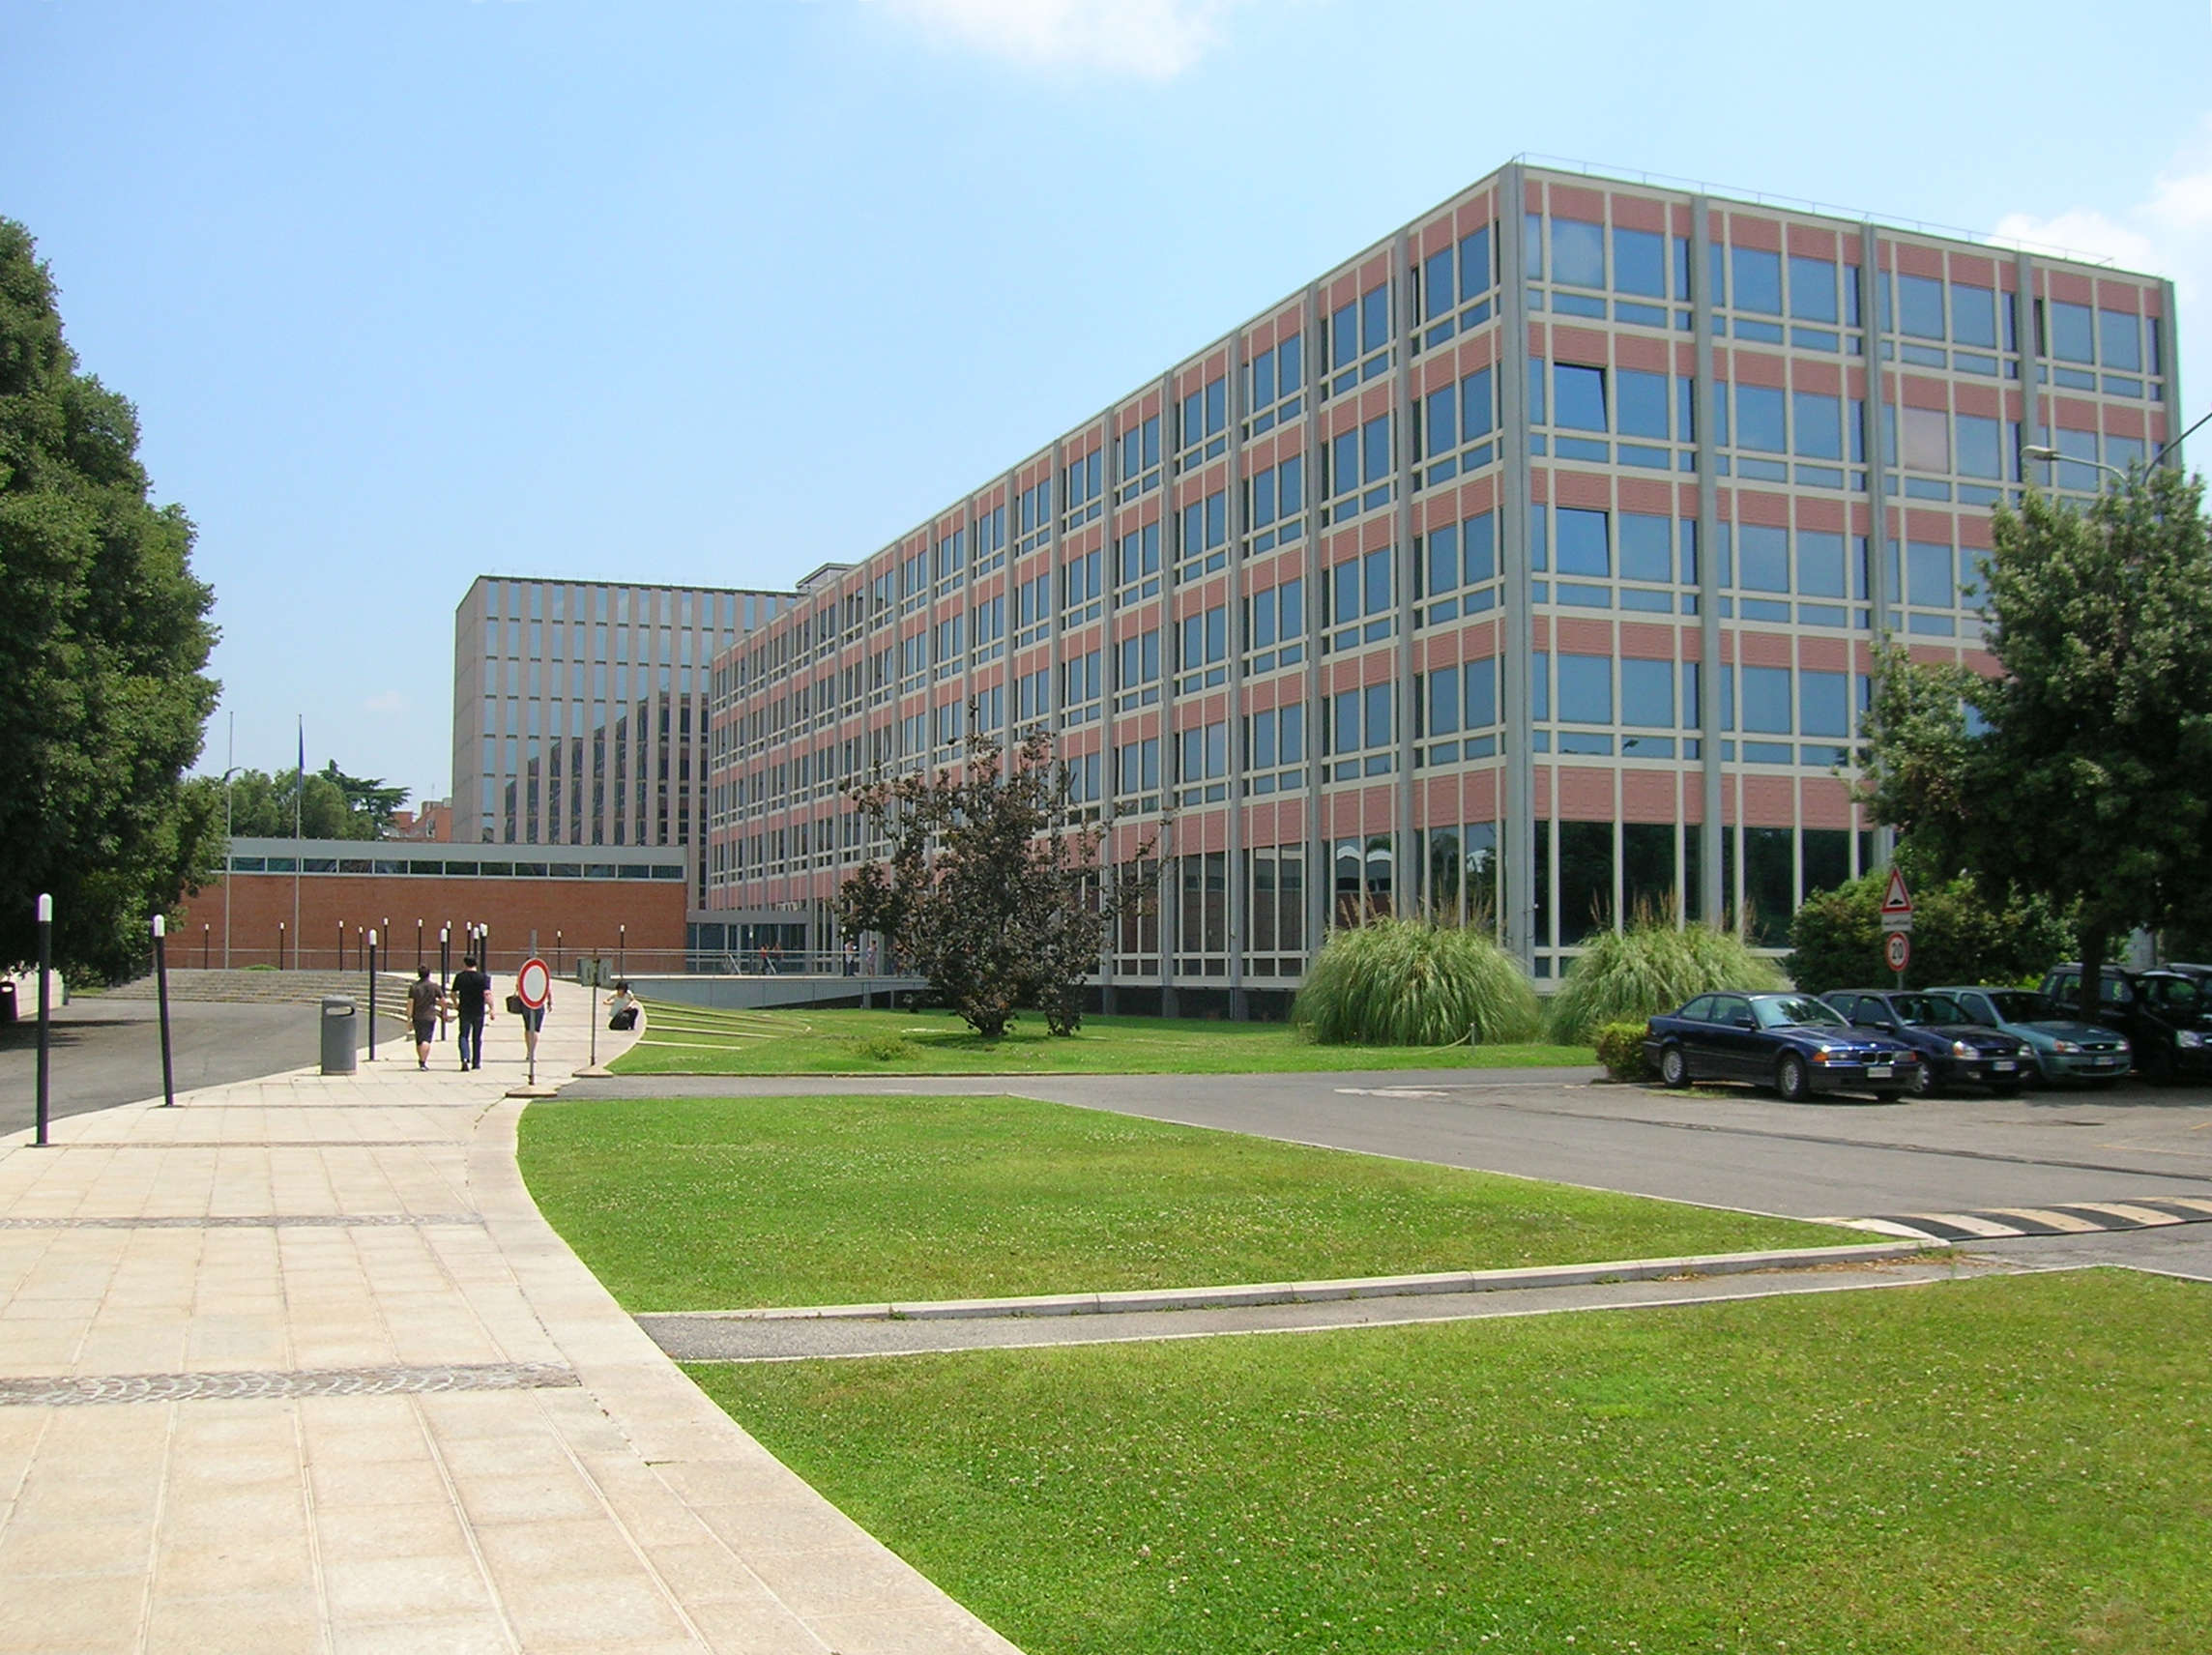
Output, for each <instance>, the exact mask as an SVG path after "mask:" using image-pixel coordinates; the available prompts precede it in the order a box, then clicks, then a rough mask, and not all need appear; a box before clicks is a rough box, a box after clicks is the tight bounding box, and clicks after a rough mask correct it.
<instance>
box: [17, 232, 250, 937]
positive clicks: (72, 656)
mask: <svg viewBox="0 0 2212 1655" xmlns="http://www.w3.org/2000/svg"><path fill="white" fill-rule="evenodd" d="M137 446H138V421H137V415H136V412H135V411H134V410H133V409H132V408H131V404H130V403H129V402H127V401H126V400H125V399H124V398H122V397H121V396H118V395H117V394H115V393H114V392H111V391H109V390H107V389H106V388H105V387H104V386H102V384H101V383H100V381H99V380H97V379H95V378H94V377H92V376H91V375H89V374H85V373H81V372H79V371H78V368H77V362H76V356H75V353H74V352H73V351H72V350H71V349H70V347H69V345H68V343H67V342H66V341H65V339H64V338H63V336H62V323H61V316H60V313H59V311H58V310H57V309H56V307H55V303H54V283H53V277H52V275H51V273H50V272H49V271H48V269H47V268H46V266H45V265H44V264H43V263H41V262H40V261H39V259H38V257H37V251H36V247H35V246H34V244H33V242H32V240H31V237H30V234H29V232H28V231H26V230H25V229H24V228H23V226H22V225H20V224H17V223H15V222H14V221H12V220H9V219H0V594H5V600H4V601H0V845H4V846H5V847H6V848H7V852H6V855H5V856H4V857H0V960H6V959H13V960H22V959H28V958H31V957H33V956H34V955H35V953H36V951H37V934H36V925H35V915H34V899H35V897H36V896H37V894H38V893H39V892H42V891H47V892H51V893H52V895H53V898H54V952H55V956H56V961H57V963H58V964H60V965H62V966H63V967H64V968H65V969H68V970H73V971H78V972H82V973H88V974H91V975H95V976H101V977H116V976H122V975H127V974H130V973H132V972H133V971H135V970H137V969H139V968H140V967H142V965H143V963H144V962H145V960H146V958H147V957H148V955H149V954H150V953H151V951H152V941H151V936H150V929H151V928H150V926H149V925H148V923H147V922H148V920H149V919H150V918H151V917H152V916H153V915H155V914H158V913H160V912H162V911H163V910H165V909H167V908H169V907H171V906H173V905H174V904H175V903H176V901H177V899H178V898H179V897H180V896H181V895H182V894H183V893H184V892H186V891H188V890H195V889H197V888H198V887H199V886H200V885H201V884H202V883H203V882H205V881H206V880H208V879H210V878H212V877H213V874H214V871H215V862H216V857H217V856H218V854H219V847H220V843H221V834H222V813H221V810H220V808H219V806H218V808H217V809H216V810H215V811H214V812H213V813H212V814H211V813H210V812H209V810H208V809H207V808H206V804H205V801H204V799H203V798H200V797H198V796H196V795H193V794H188V793H187V792H186V790H185V789H184V788H183V787H182V786H181V785H180V778H181V777H182V775H183V773H184V770H185V768H186V767H187V766H188V765H189V764H190V763H191V762H192V761H193V760H194V759H195V758H197V757H198V755H199V751H200V741H201V737H202V733H203V731H204V729H205V726H206V723H207V718H208V714H209V712H210V711H212V710H213V708H214V706H215V698H216V687H217V686H216V684H215V682H214V681H213V680H212V679H210V678H208V677H207V676H206V675H205V673H204V671H203V670H202V669H204V668H205V667H206V665H207V659H208V653H209V651H210V649H211V648H212V647H213V645H214V642H215V630H214V628H213V627H212V626H211V625H210V624H208V619H207V616H208V610H209V607H210V605H211V604H212V602H213V594H212V592H211V591H210V590H209V588H208V587H207V586H205V585H204V584H202V583H201V582H200V581H198V580H196V579H194V578H193V576H192V572H191V547H192V526H191V523H190V521H189V519H188V518H187V517H186V516H185V514H184V512H183V511H182V510H181V509H179V508H177V507H175V506H167V507H156V506H154V505H153V504H152V503H151V501H150V500H149V499H148V498H147V496H148V487H149V485H148V480H147V477H146V473H145V470H144V468H143V467H142V466H141V465H140V464H139V463H138V459H137Z"/></svg>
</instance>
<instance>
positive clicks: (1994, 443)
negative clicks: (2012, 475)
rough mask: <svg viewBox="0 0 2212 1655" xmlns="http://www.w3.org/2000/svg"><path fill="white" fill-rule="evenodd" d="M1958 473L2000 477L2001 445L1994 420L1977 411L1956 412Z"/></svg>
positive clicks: (2002, 450) (2001, 468)
mask: <svg viewBox="0 0 2212 1655" xmlns="http://www.w3.org/2000/svg"><path fill="white" fill-rule="evenodd" d="M1958 463H1959V475H1960V476H1962V477H1987V478H2002V477H2003V476H2004V445H2003V441H2002V438H2001V436H2000V434H1999V430H1998V425H1997V421H1994V420H1985V419H1982V418H1981V417H1980V416H1979V415H1974V414H1962V415H1960V416H1959V462H1958Z"/></svg>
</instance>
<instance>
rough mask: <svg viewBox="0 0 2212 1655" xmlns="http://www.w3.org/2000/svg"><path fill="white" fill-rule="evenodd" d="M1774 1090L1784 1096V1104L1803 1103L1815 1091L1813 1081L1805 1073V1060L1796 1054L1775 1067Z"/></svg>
mask: <svg viewBox="0 0 2212 1655" xmlns="http://www.w3.org/2000/svg"><path fill="white" fill-rule="evenodd" d="M1774 1089H1775V1090H1776V1091H1778V1092H1780V1093H1781V1094H1782V1101H1783V1102H1784V1103H1803V1102H1804V1101H1805V1097H1806V1094H1807V1093H1808V1092H1810V1091H1811V1090H1812V1089H1813V1084H1812V1079H1811V1077H1810V1076H1808V1075H1807V1074H1806V1073H1805V1060H1804V1059H1803V1058H1800V1057H1798V1056H1796V1055H1795V1054H1794V1053H1791V1054H1789V1055H1788V1056H1786V1057H1784V1058H1783V1060H1782V1061H1780V1062H1779V1063H1777V1064H1775V1065H1774Z"/></svg>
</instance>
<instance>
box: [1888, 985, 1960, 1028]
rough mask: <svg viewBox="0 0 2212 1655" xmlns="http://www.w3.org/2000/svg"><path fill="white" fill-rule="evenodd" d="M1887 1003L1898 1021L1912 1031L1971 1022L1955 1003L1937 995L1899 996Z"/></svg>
mask: <svg viewBox="0 0 2212 1655" xmlns="http://www.w3.org/2000/svg"><path fill="white" fill-rule="evenodd" d="M1889 1003H1890V1006H1891V1008H1892V1009H1894V1010H1895V1011H1896V1013H1897V1015H1898V1017H1899V1019H1900V1020H1901V1021H1902V1022H1904V1023H1906V1024H1907V1025H1909V1026H1910V1027H1912V1028H1914V1029H1927V1028H1930V1027H1933V1026H1935V1025H1937V1024H1944V1023H1971V1022H1972V1021H1973V1019H1972V1018H1970V1017H1968V1016H1967V1015H1966V1013H1965V1010H1964V1009H1963V1008H1962V1007H1961V1006H1960V1004H1959V1002H1957V1001H1955V1000H1948V999H1946V998H1945V997H1943V996H1942V995H1939V994H1901V995H1897V996H1895V997H1893V998H1892V999H1891V1001H1890V1002H1889Z"/></svg>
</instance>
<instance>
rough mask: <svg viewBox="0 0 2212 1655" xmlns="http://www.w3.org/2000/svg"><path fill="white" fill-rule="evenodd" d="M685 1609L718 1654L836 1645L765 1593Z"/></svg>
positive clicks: (786, 1653)
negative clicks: (825, 1639) (823, 1638)
mask: <svg viewBox="0 0 2212 1655" xmlns="http://www.w3.org/2000/svg"><path fill="white" fill-rule="evenodd" d="M686 1609H687V1611H688V1612H689V1614H690V1616H691V1623H692V1624H693V1625H694V1626H696V1627H697V1628H698V1629H699V1631H700V1633H701V1635H702V1636H704V1637H705V1638H706V1640H707V1641H708V1643H709V1644H711V1645H712V1646H713V1649H714V1651H715V1655H791V1652H793V1651H800V1650H805V1651H817V1650H819V1651H829V1650H831V1649H832V1648H834V1647H835V1646H834V1645H831V1644H829V1643H825V1642H824V1641H823V1640H822V1639H821V1637H820V1636H819V1635H818V1634H817V1633H816V1632H815V1631H814V1629H813V1628H812V1627H811V1626H809V1625H808V1624H807V1623H806V1622H805V1621H802V1620H800V1618H799V1616H797V1615H796V1614H794V1613H792V1612H791V1611H790V1610H789V1609H787V1608H785V1607H784V1606H783V1605H782V1604H780V1603H778V1602H777V1601H776V1600H775V1599H774V1598H772V1597H771V1596H770V1595H769V1594H768V1593H766V1592H761V1593H760V1594H759V1595H758V1596H755V1597H749V1598H743V1599H738V1600H733V1601H729V1602H702V1603H696V1604H687V1605H686ZM838 1655H843V1652H842V1651H841V1650H839V1651H838Z"/></svg>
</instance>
